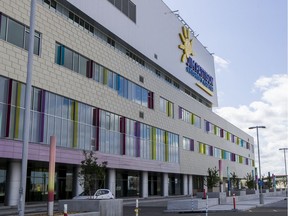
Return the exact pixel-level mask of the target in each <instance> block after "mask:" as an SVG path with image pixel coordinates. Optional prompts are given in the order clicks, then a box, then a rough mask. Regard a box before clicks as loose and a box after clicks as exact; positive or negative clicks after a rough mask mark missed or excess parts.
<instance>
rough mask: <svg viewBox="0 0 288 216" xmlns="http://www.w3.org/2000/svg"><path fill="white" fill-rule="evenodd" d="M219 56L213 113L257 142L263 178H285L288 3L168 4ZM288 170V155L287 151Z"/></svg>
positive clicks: (202, 0) (170, 0) (193, 0)
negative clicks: (215, 102)
mask: <svg viewBox="0 0 288 216" xmlns="http://www.w3.org/2000/svg"><path fill="white" fill-rule="evenodd" d="M163 2H164V3H166V4H167V6H168V7H169V8H170V9H171V10H172V11H175V10H178V12H177V13H178V14H179V15H180V16H181V17H182V18H183V19H184V20H185V22H186V23H187V24H188V25H189V26H190V27H191V28H192V29H193V31H194V32H195V35H198V36H197V38H198V39H199V40H200V42H201V43H202V44H203V45H204V46H206V47H207V49H208V51H209V52H210V53H214V54H213V56H214V62H215V71H216V85H217V91H218V107H215V108H213V111H214V112H215V113H217V114H218V115H220V116H222V117H223V118H225V119H226V120H228V121H229V122H231V123H233V124H234V125H235V126H237V127H239V128H240V129H242V130H244V131H245V132H247V133H248V134H250V135H251V136H253V137H254V143H255V159H256V160H255V165H256V167H258V153H257V152H258V148H257V136H256V129H254V130H249V129H248V128H249V127H251V126H257V125H258V126H259V125H261V126H262V125H263V126H266V129H259V133H258V134H259V146H260V157H261V159H260V161H261V171H262V172H261V174H262V176H263V175H264V176H267V175H268V172H271V174H276V175H279V174H285V164H284V163H285V160H284V152H283V151H280V150H279V148H284V147H287V148H288V114H287V109H288V74H287V72H288V71H287V0H233V1H232V0H163ZM286 160H287V166H288V151H286Z"/></svg>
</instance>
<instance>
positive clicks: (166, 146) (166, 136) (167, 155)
mask: <svg viewBox="0 0 288 216" xmlns="http://www.w3.org/2000/svg"><path fill="white" fill-rule="evenodd" d="M164 142H165V161H166V162H167V161H169V134H168V132H167V131H165V132H164Z"/></svg>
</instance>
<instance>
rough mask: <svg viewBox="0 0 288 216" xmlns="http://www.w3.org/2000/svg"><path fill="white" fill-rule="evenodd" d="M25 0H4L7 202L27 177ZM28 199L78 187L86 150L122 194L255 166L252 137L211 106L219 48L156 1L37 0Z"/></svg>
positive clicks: (0, 104) (3, 197)
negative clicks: (52, 162)
mask: <svg viewBox="0 0 288 216" xmlns="http://www.w3.org/2000/svg"><path fill="white" fill-rule="evenodd" d="M29 12H30V1H29V0H23V1H17V0H3V1H0V27H1V28H0V29H1V31H0V53H1V60H0V149H1V151H0V202H4V203H5V204H7V205H16V204H17V199H18V191H19V186H20V173H21V157H22V153H21V151H22V139H23V125H24V124H23V120H24V104H25V97H24V95H25V81H26V70H27V69H26V65H27V56H28V53H27V47H28V44H27V43H28V36H29ZM35 24H36V26H35V30H36V32H35V44H34V66H33V78H32V86H33V91H32V101H31V105H32V106H31V123H30V142H29V150H28V152H29V153H28V170H27V192H26V200H27V201H41V200H42V201H44V200H47V193H48V192H47V184H48V162H49V140H50V136H51V135H55V136H56V140H57V150H56V175H55V176H56V177H55V178H56V179H55V198H56V199H66V198H71V197H73V196H74V195H76V194H77V193H79V192H80V190H81V188H79V184H78V179H77V173H78V172H79V167H80V161H81V160H83V154H82V150H89V151H90V150H93V151H95V153H96V156H97V157H98V160H99V162H101V161H107V162H108V171H107V182H105V186H106V187H108V188H109V189H110V190H112V192H113V193H114V194H115V195H116V197H132V196H141V197H150V196H172V195H188V194H195V193H196V192H198V191H202V190H203V188H204V185H203V182H204V177H205V176H206V175H207V170H208V168H213V167H215V166H216V167H217V169H219V164H221V167H220V173H221V176H222V177H224V178H227V174H228V175H230V174H229V173H230V172H235V173H236V174H237V176H238V177H239V178H243V177H244V176H245V175H246V174H247V173H252V174H253V173H254V171H253V170H254V169H255V168H254V166H255V165H254V144H253V138H252V137H251V136H250V135H248V134H247V133H245V132H243V131H242V130H240V129H239V128H237V127H235V126H234V125H232V124H231V123H229V122H227V121H226V120H225V119H223V118H221V117H219V116H218V115H216V114H215V113H213V112H212V107H213V106H217V88H216V78H215V69H214V59H213V56H212V55H211V54H210V53H209V52H208V51H207V50H206V49H205V47H204V46H203V45H202V44H201V43H200V42H199V41H198V39H197V38H196V37H195V36H194V34H193V31H192V29H190V28H189V26H188V25H187V24H186V23H185V21H184V20H182V19H181V17H179V16H178V15H177V14H174V13H173V12H172V11H171V10H170V9H169V8H168V7H167V6H166V5H165V4H164V3H163V2H162V1H161V0H153V1H141V0H97V1H95V0H86V1H81V0H56V1H54V0H38V1H37V4H36V22H35Z"/></svg>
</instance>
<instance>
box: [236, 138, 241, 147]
mask: <svg viewBox="0 0 288 216" xmlns="http://www.w3.org/2000/svg"><path fill="white" fill-rule="evenodd" d="M236 142H237V145H239V144H240V138H239V137H237V141H236Z"/></svg>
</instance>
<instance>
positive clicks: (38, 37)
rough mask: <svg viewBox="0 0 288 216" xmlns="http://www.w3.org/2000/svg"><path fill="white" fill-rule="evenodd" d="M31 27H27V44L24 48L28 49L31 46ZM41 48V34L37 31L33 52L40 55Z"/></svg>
mask: <svg viewBox="0 0 288 216" xmlns="http://www.w3.org/2000/svg"><path fill="white" fill-rule="evenodd" d="M29 35H30V33H29V28H27V27H26V28H25V44H24V49H26V50H28V48H29ZM39 49H40V34H39V33H37V32H35V33H34V50H33V53H34V54H36V55H39Z"/></svg>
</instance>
